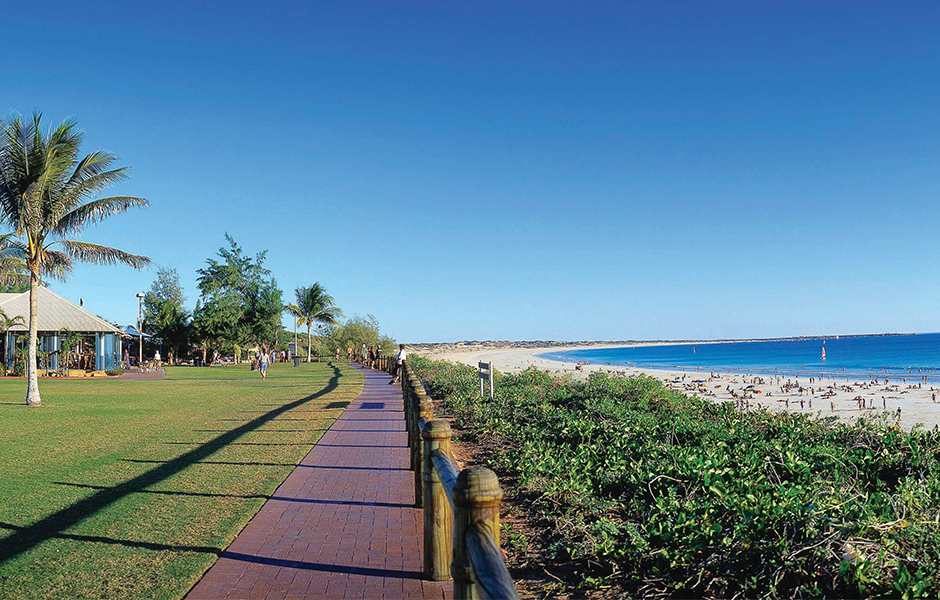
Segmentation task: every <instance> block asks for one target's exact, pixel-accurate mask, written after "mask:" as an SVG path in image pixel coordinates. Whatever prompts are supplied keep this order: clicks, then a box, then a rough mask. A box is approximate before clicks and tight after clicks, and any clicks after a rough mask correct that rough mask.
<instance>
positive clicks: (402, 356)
mask: <svg viewBox="0 0 940 600" xmlns="http://www.w3.org/2000/svg"><path fill="white" fill-rule="evenodd" d="M407 358H408V353H407V352H405V345H404V344H398V356H397V357H395V376H394V377H392V380H391V381H389V382H388V384H389V385H391V384H393V383H398V381H399V380H400V379H401V371H402V368H403V367H404V365H405V360H406V359H407Z"/></svg>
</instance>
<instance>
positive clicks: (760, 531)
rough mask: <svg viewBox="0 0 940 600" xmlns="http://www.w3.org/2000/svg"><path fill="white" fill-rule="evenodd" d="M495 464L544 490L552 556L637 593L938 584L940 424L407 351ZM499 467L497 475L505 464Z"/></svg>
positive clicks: (590, 578)
mask: <svg viewBox="0 0 940 600" xmlns="http://www.w3.org/2000/svg"><path fill="white" fill-rule="evenodd" d="M409 362H410V363H411V365H412V367H413V368H414V370H415V372H416V374H417V375H418V376H419V377H420V378H421V379H422V380H423V381H425V382H426V386H427V387H428V389H429V391H430V393H432V394H434V395H441V396H443V397H444V398H445V404H446V406H447V408H448V409H449V410H451V411H452V412H453V413H454V416H455V420H456V422H457V424H458V425H459V426H461V427H463V428H464V429H465V431H466V433H468V434H470V435H471V436H473V435H487V436H496V437H497V438H498V439H499V441H500V446H501V449H502V450H501V451H500V452H497V453H496V455H495V456H494V457H493V458H492V459H491V460H490V464H489V465H488V466H490V467H491V468H494V469H495V470H497V472H498V473H500V474H501V476H506V475H508V476H509V477H506V478H505V479H504V481H506V482H508V484H507V485H508V487H509V488H510V491H511V493H512V491H515V492H516V493H521V492H525V494H524V495H525V496H535V497H537V498H539V500H537V501H536V508H537V509H538V510H539V511H541V512H542V514H543V516H544V517H545V522H546V523H551V524H552V525H550V526H549V529H548V530H547V531H546V535H547V536H548V537H549V538H550V539H551V540H553V543H552V544H551V548H552V549H553V552H554V556H553V557H551V558H550V560H553V561H556V562H557V561H564V562H569V563H571V564H573V565H574V566H575V567H576V568H577V569H578V574H579V578H580V579H581V580H582V581H585V582H586V583H585V584H584V585H587V586H590V585H596V586H601V585H603V586H608V585H614V586H617V587H619V588H620V593H621V594H625V595H628V596H640V595H653V596H673V597H693V596H694V597H731V596H736V595H740V596H743V597H765V596H767V597H820V596H835V597H858V596H881V595H889V596H901V597H905V598H907V597H910V598H913V597H937V596H938V595H940V582H938V580H937V579H936V578H935V577H934V575H933V574H934V573H937V572H940V544H938V535H937V526H936V521H937V519H936V515H937V514H940V481H938V477H937V476H938V474H940V431H938V429H937V428H934V429H933V430H932V431H924V430H922V429H915V430H914V431H911V432H904V431H901V430H900V429H898V428H897V427H895V426H893V425H891V424H890V422H889V420H888V419H887V418H886V417H885V418H876V419H870V420H860V421H859V422H858V424H855V425H849V424H846V423H843V422H841V421H838V420H837V419H834V418H814V417H812V416H806V415H794V414H788V413H771V412H767V411H764V410H758V411H752V412H746V413H742V412H740V411H737V410H736V409H735V408H734V405H733V404H731V403H714V402H711V401H708V400H703V399H700V398H698V397H695V396H692V397H689V396H686V395H684V394H681V393H679V392H676V391H673V390H670V389H668V388H667V387H665V386H664V385H663V384H662V383H661V382H659V381H657V380H655V379H652V378H648V377H610V376H607V375H605V374H603V373H594V374H592V375H591V376H590V378H589V379H587V380H586V381H572V380H570V379H568V378H558V377H553V376H550V375H548V374H546V373H544V372H541V371H538V370H536V369H534V368H533V369H529V370H526V371H523V372H522V373H520V374H518V375H505V374H497V376H496V378H495V383H496V385H495V387H496V394H495V398H494V399H493V400H490V399H489V398H488V397H486V398H480V396H479V383H478V380H477V378H476V373H475V370H474V369H472V368H470V367H465V366H462V365H453V364H450V363H445V362H434V361H428V360H426V359H421V358H420V357H413V358H409ZM501 479H503V477H501Z"/></svg>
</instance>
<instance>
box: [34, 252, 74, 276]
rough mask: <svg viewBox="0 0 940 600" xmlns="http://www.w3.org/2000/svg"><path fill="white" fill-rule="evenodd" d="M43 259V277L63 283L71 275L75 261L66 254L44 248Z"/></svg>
mask: <svg viewBox="0 0 940 600" xmlns="http://www.w3.org/2000/svg"><path fill="white" fill-rule="evenodd" d="M45 257H46V258H45V259H44V260H43V263H42V275H43V276H46V277H50V278H52V279H58V280H59V281H64V280H65V279H66V278H67V277H68V276H69V275H71V274H72V269H73V267H74V264H75V261H74V260H73V259H72V257H71V256H69V255H68V254H66V253H64V252H59V251H57V250H50V249H49V248H46V252H45Z"/></svg>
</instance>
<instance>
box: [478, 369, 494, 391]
mask: <svg viewBox="0 0 940 600" xmlns="http://www.w3.org/2000/svg"><path fill="white" fill-rule="evenodd" d="M478 367H479V371H480V398H482V397H483V382H484V381H489V382H490V400H492V399H493V363H491V362H488V363H485V362H481V363H480V364H479V365H478Z"/></svg>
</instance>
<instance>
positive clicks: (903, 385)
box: [417, 344, 940, 429]
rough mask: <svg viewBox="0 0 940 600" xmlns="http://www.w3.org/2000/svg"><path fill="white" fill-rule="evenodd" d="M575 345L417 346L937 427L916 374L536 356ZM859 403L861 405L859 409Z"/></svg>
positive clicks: (938, 410) (506, 363)
mask: <svg viewBox="0 0 940 600" xmlns="http://www.w3.org/2000/svg"><path fill="white" fill-rule="evenodd" d="M623 346H624V345H623V344H595V345H590V346H583V347H584V348H602V347H623ZM579 348H582V347H579V346H566V347H564V348H559V347H557V346H552V347H525V348H518V347H516V348H513V347H504V348H496V347H492V344H490V345H488V346H486V347H480V346H473V345H463V346H453V345H451V346H445V347H443V348H440V349H430V350H419V351H417V354H420V355H422V356H426V357H428V358H434V359H438V360H449V361H452V362H456V363H462V364H466V365H470V366H474V367H475V366H477V364H478V363H479V362H480V361H483V362H492V363H493V365H494V366H495V367H496V369H497V370H498V371H503V372H507V373H516V372H519V371H521V370H523V369H526V368H528V367H530V366H535V367H536V368H538V369H542V370H544V371H548V372H550V373H553V374H555V375H567V376H570V377H574V378H584V377H587V376H588V374H589V373H591V372H593V371H606V372H608V373H611V374H618V375H625V376H637V375H640V374H644V375H647V376H649V377H655V378H657V379H659V380H661V381H663V382H665V383H666V384H667V385H668V386H669V387H671V388H673V389H675V390H679V391H683V392H686V393H689V394H698V395H699V396H700V397H703V398H709V399H711V400H714V401H716V402H736V403H737V405H738V406H739V407H741V409H742V410H748V409H754V408H755V407H756V406H758V405H759V406H765V407H767V408H768V409H769V410H773V411H790V412H803V413H809V414H819V415H821V416H824V417H828V416H837V417H839V418H840V419H843V420H846V421H854V420H855V419H857V418H859V417H867V416H871V415H874V414H880V413H882V412H884V411H885V410H887V411H889V412H890V413H891V418H892V419H893V420H896V419H897V409H898V408H900V409H901V417H900V424H901V427H903V428H905V429H910V428H912V427H914V426H915V425H916V424H918V423H922V424H923V425H924V426H925V427H926V428H928V429H931V428H933V427H934V426H935V425H940V402H935V401H934V396H935V395H938V396H940V386H938V385H936V384H924V383H920V382H919V381H918V378H917V377H909V378H907V380H906V381H905V380H904V379H903V378H901V379H898V380H895V379H891V380H890V381H889V382H888V383H887V384H886V383H885V380H884V379H879V380H878V383H877V384H876V383H874V381H872V380H853V379H839V378H834V379H829V378H825V379H822V380H820V379H818V378H810V377H771V376H769V375H758V374H746V373H740V372H734V373H728V372H719V371H711V372H710V371H708V370H695V369H691V368H690V369H685V370H658V369H636V368H630V367H621V366H608V365H580V366H579V365H577V364H576V363H574V362H559V361H553V360H547V359H544V358H539V357H537V355H538V354H542V353H545V352H551V351H558V350H562V349H563V350H577V349H579ZM863 404H864V406H865V408H861V406H862V405H863Z"/></svg>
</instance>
